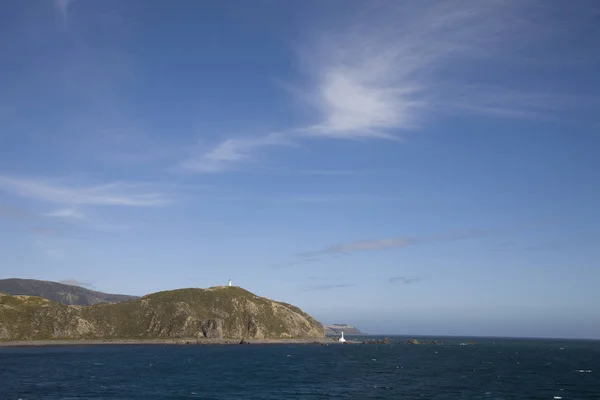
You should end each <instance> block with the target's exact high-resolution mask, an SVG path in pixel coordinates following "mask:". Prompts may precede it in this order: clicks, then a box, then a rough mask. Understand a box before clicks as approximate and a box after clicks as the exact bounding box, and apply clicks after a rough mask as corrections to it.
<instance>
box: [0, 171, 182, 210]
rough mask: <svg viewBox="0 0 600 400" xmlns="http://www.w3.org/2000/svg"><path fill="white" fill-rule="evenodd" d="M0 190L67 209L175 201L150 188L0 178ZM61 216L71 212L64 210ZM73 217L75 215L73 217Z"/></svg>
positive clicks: (145, 204)
mask: <svg viewBox="0 0 600 400" xmlns="http://www.w3.org/2000/svg"><path fill="white" fill-rule="evenodd" d="M0 190H4V191H7V192H10V193H13V194H16V195H19V196H22V197H26V198H30V199H35V200H38V201H44V202H49V203H57V204H65V205H93V206H124V207H159V206H166V205H169V204H171V203H172V201H173V199H171V198H169V197H167V196H166V195H164V194H163V193H160V192H158V191H151V190H148V187H147V185H141V184H128V183H123V182H112V183H108V184H103V185H95V186H65V185H58V184H54V183H52V182H51V181H49V180H35V179H20V178H14V177H7V176H0ZM62 214H63V215H62V216H63V217H65V216H66V214H68V212H65V211H64V210H63V212H62ZM70 216H71V217H73V216H74V215H73V213H71V215H70Z"/></svg>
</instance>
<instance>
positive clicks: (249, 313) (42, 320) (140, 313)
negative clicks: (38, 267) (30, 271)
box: [0, 287, 324, 340]
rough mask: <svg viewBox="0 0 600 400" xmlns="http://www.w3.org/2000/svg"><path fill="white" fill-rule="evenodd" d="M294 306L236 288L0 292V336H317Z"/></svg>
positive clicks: (319, 330) (307, 318)
mask: <svg viewBox="0 0 600 400" xmlns="http://www.w3.org/2000/svg"><path fill="white" fill-rule="evenodd" d="M323 336H324V334H323V327H322V325H321V324H320V323H319V322H317V321H316V320H314V319H313V318H312V317H311V316H309V315H308V314H306V313H304V312H303V311H302V310H300V309H299V308H297V307H294V306H291V305H288V304H286V303H280V302H276V301H273V300H269V299H267V298H264V297H259V296H256V295H254V294H252V293H250V292H248V291H247V290H244V289H242V288H239V287H214V288H209V289H180V290H172V291H165V292H159V293H154V294H150V295H148V296H144V297H142V298H140V299H135V300H129V301H125V302H121V303H117V304H96V305H92V306H87V307H81V306H65V305H62V304H59V303H56V302H52V301H49V300H46V299H41V298H37V297H28V296H9V295H0V339H3V340H29V339H40V340H41V339H84V338H85V339H117V338H121V339H152V338H184V337H185V338H189V337H198V338H202V337H207V338H254V339H263V338H320V337H323Z"/></svg>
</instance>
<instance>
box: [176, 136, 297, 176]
mask: <svg viewBox="0 0 600 400" xmlns="http://www.w3.org/2000/svg"><path fill="white" fill-rule="evenodd" d="M291 144H292V143H291V141H290V139H289V138H288V137H286V135H285V134H282V133H271V134H269V135H266V136H259V137H255V138H244V139H239V138H238V139H227V140H225V141H223V142H221V143H219V144H218V145H216V146H215V147H214V148H212V149H211V150H209V151H206V152H202V151H201V152H199V154H194V155H192V156H191V157H188V158H187V159H185V160H184V161H183V162H181V163H180V165H179V168H180V169H182V170H184V171H188V172H204V173H211V172H223V171H225V170H228V169H230V168H231V166H232V165H234V164H236V163H241V162H249V161H251V160H252V159H253V158H254V152H255V151H257V150H259V149H261V148H264V147H270V146H284V145H291Z"/></svg>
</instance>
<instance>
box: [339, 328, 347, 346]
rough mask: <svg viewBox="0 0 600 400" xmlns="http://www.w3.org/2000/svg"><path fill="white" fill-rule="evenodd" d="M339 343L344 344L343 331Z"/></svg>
mask: <svg viewBox="0 0 600 400" xmlns="http://www.w3.org/2000/svg"><path fill="white" fill-rule="evenodd" d="M339 341H340V342H342V343H344V342H345V341H346V339H344V331H342V337H341V338H340V340H339Z"/></svg>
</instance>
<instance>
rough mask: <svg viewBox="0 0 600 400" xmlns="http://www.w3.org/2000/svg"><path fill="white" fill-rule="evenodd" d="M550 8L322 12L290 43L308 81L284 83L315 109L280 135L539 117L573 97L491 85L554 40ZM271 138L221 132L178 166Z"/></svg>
mask: <svg viewBox="0 0 600 400" xmlns="http://www.w3.org/2000/svg"><path fill="white" fill-rule="evenodd" d="M552 11H553V8H552V6H551V5H547V4H546V3H543V2H537V1H532V2H522V1H516V0H515V1H510V0H509V1H484V2H482V1H462V0H460V1H459V0H448V1H427V2H414V1H408V0H406V1H382V2H376V3H367V5H366V6H365V7H362V8H361V9H360V10H357V11H356V12H353V13H352V12H349V13H348V14H347V15H346V16H340V17H339V18H336V19H330V18H329V19H327V20H326V24H323V26H324V27H322V28H319V27H318V26H317V27H314V29H312V31H313V32H315V33H314V34H313V35H312V36H310V37H307V38H306V40H305V41H304V44H303V45H302V46H299V47H298V48H297V55H298V58H299V60H300V65H301V70H302V71H303V72H305V73H306V76H307V77H308V82H302V84H298V85H296V86H298V87H302V89H294V90H292V91H291V92H292V93H294V94H296V95H298V96H299V97H300V98H301V99H302V101H304V102H305V104H306V106H307V107H308V108H310V109H312V110H313V111H314V118H313V120H312V121H309V122H307V123H306V124H305V125H304V126H295V127H290V128H289V129H288V130H287V131H285V132H284V133H282V134H280V138H281V137H286V138H287V139H288V140H289V141H296V142H300V141H305V140H308V139H313V140H314V139H318V138H328V139H345V140H348V139H352V140H355V139H362V140H367V139H373V140H397V139H399V138H400V136H399V135H400V134H401V133H402V132H405V131H407V130H414V129H417V128H419V127H421V126H423V125H425V124H427V123H428V122H430V121H431V120H432V119H436V118H439V117H440V116H446V115H455V114H475V115H479V116H487V117H493V118H545V117H547V116H551V115H552V114H553V113H556V112H560V111H562V110H564V109H565V108H566V107H568V106H569V105H573V104H577V103H580V102H578V101H577V99H573V98H572V97H571V98H569V97H566V96H564V95H563V94H557V93H553V92H551V91H548V92H539V91H536V90H535V89H534V88H529V89H527V88H525V85H523V84H522V82H521V83H518V82H503V84H502V85H494V84H490V82H494V81H495V79H496V76H497V73H498V72H501V71H502V66H503V65H504V66H507V67H508V66H510V67H511V68H525V67H524V66H523V64H524V62H523V61H522V60H523V57H522V54H523V52H524V51H526V49H528V48H531V47H535V46H538V45H540V44H543V43H548V42H550V41H551V40H554V39H555V37H556V35H557V34H558V33H557V32H558V31H557V30H556V29H555V28H554V25H553V24H552V20H551V18H548V15H549V14H551V13H552ZM474 65H475V66H474ZM474 69H476V70H477V73H476V74H471V73H470V72H469V71H471V70H474ZM525 69H526V68H525ZM523 73H524V74H526V73H527V71H526V70H524V71H523ZM291 86H294V85H291ZM545 87H546V88H547V87H548V85H545ZM573 100H575V101H573ZM268 137H269V136H260V135H259V136H255V137H251V138H245V139H243V140H242V139H226V140H224V141H222V142H221V143H219V144H217V145H216V146H215V147H214V148H213V149H211V150H208V151H205V152H201V153H199V154H196V155H194V156H193V157H191V158H190V159H189V160H186V161H185V162H184V166H187V167H188V168H187V169H188V170H190V171H195V172H221V171H226V170H230V169H234V168H235V167H236V166H237V165H239V164H242V163H246V162H248V161H250V160H254V159H255V158H254V155H255V153H256V152H257V151H259V150H260V149H264V148H265V147H268V146H272V145H277V144H278V143H272V142H270V141H269V140H268Z"/></svg>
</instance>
